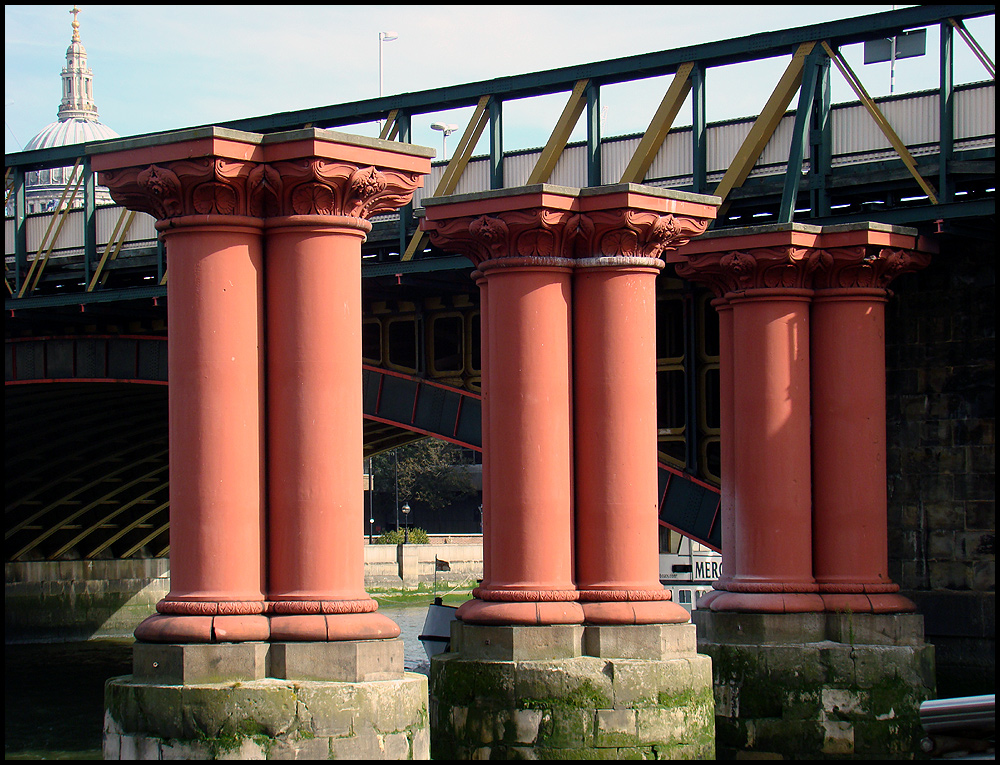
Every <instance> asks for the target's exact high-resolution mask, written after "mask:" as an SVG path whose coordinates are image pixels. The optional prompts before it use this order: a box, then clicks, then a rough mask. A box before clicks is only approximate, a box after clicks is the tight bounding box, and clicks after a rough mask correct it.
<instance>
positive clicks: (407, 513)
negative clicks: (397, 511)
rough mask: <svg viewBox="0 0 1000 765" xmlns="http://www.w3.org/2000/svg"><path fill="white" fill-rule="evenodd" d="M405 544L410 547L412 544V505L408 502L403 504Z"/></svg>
mask: <svg viewBox="0 0 1000 765" xmlns="http://www.w3.org/2000/svg"><path fill="white" fill-rule="evenodd" d="M402 510H403V544H404V545H408V544H409V543H410V520H409V519H410V505H409V503H408V502H404V503H403V507H402Z"/></svg>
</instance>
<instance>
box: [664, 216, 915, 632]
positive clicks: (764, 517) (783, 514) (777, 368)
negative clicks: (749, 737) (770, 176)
mask: <svg viewBox="0 0 1000 765" xmlns="http://www.w3.org/2000/svg"><path fill="white" fill-rule="evenodd" d="M889 243H893V244H894V246H895V247H897V248H898V249H897V250H892V251H890V250H886V249H885V248H884V245H885V244H889ZM916 246H917V243H916V239H915V237H914V236H913V235H912V234H911V233H903V232H902V231H900V230H898V229H892V228H891V227H886V226H879V225H877V224H862V225H858V226H840V227H828V228H825V229H821V228H817V227H810V226H801V225H798V224H793V225H792V226H787V227H780V228H769V229H763V228H761V229H745V230H740V231H733V232H721V233H720V234H719V235H715V236H708V237H705V238H703V239H701V240H698V241H697V242H694V243H692V244H691V245H689V246H688V247H687V248H686V249H685V253H684V255H685V256H686V261H685V262H679V263H678V265H677V273H678V274H679V275H681V276H683V277H685V278H688V279H691V280H695V281H703V282H707V283H708V284H710V285H712V287H713V289H714V290H715V292H716V294H717V295H720V297H721V298H722V299H720V300H718V301H717V307H718V308H719V310H720V320H721V322H720V324H721V325H722V327H723V336H722V339H723V343H722V353H723V355H724V356H725V355H727V354H731V356H730V358H731V360H732V365H731V370H732V378H731V379H730V377H729V375H728V374H727V375H724V376H723V379H722V384H723V388H724V389H723V394H722V403H723V405H724V407H723V426H724V427H725V421H726V411H725V405H726V402H727V401H729V400H731V401H732V403H733V426H732V443H733V454H732V470H731V472H727V471H725V470H724V472H723V482H724V487H723V499H724V501H723V512H724V513H726V514H727V515H730V516H731V520H727V519H725V518H724V525H723V529H724V533H725V531H726V530H728V529H730V528H731V529H732V532H731V537H732V539H731V542H729V541H724V542H725V544H726V545H727V547H726V548H725V553H726V571H727V576H726V578H725V579H724V580H723V581H720V582H717V583H716V588H717V590H718V592H717V593H716V594H714V596H713V597H712V598H711V599H710V600H709V601H708V604H707V605H708V607H709V608H711V609H712V610H713V611H752V612H773V613H786V612H811V611H824V610H827V611H837V610H844V609H846V608H850V609H851V610H853V611H855V612H872V611H876V612H891V611H907V610H912V604H910V603H909V601H906V600H905V599H904V598H900V597H899V596H898V595H896V594H895V592H896V591H897V590H898V586H896V585H894V584H892V583H891V582H890V581H889V577H888V571H887V567H888V560H887V551H886V507H885V502H886V497H885V357H884V338H883V313H882V304H883V302H884V299H885V294H886V293H885V290H884V287H883V288H881V289H878V288H873V287H872V286H871V285H870V284H865V283H863V282H864V281H865V279H868V280H869V282H870V281H871V278H870V277H871V276H872V275H873V274H875V273H878V274H879V277H878V279H880V280H882V281H883V282H884V283H886V284H887V283H888V280H889V279H891V278H893V277H894V276H895V275H897V274H899V273H903V272H904V271H906V270H910V269H913V268H916V267H919V266H920V265H921V264H922V263H926V259H925V258H923V257H922V256H917V255H916ZM890 252H892V253H894V254H892V255H891V256H890V255H888V254H886V253H890ZM882 260H885V263H884V264H883V263H881V261H882ZM889 260H892V263H891V264H890V263H889ZM859 275H860V276H861V277H862V278H860V279H859V278H857V277H859ZM852 279H853V280H854V281H853V282H852V281H851V280H852ZM730 311H731V315H732V319H731V324H727V322H726V319H727V317H726V313H727V312H730ZM729 326H731V327H732V343H731V345H730V344H729V343H728V342H727V341H726V332H725V329H726V328H727V327H729ZM726 361H727V360H726V359H725V358H723V360H722V362H723V364H722V366H723V370H725V368H726ZM727 385H728V386H729V387H730V390H728V391H727V390H726V389H725V388H726V386H727ZM724 458H725V454H724ZM730 495H731V496H732V504H729V503H727V502H726V501H725V499H726V497H728V496H730ZM730 544H731V545H732V550H733V553H734V554H730V551H729V550H730V548H729V545H730ZM703 605H704V603H703Z"/></svg>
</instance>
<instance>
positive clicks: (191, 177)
mask: <svg viewBox="0 0 1000 765" xmlns="http://www.w3.org/2000/svg"><path fill="white" fill-rule="evenodd" d="M256 167H257V164H256V163H254V162H248V161H244V160H238V159H225V158H219V157H205V158H201V159H186V160H176V161H170V162H162V163H159V162H158V163H155V164H149V165H144V166H138V167H125V168H121V169H114V170H102V171H101V173H100V182H101V184H103V185H104V186H107V187H108V189H109V190H110V192H111V198H112V199H114V200H115V202H117V203H118V204H119V205H121V206H122V207H126V208H128V209H129V210H135V211H137V212H145V213H149V214H150V215H152V216H153V217H154V218H157V219H158V220H165V219H167V218H177V217H180V216H183V215H251V214H252V212H250V209H249V199H248V193H247V181H248V178H249V177H250V175H251V173H252V172H253V171H254V169H255V168H256Z"/></svg>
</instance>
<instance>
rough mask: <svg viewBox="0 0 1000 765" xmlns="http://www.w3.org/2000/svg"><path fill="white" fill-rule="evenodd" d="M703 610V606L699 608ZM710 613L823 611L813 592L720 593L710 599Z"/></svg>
mask: <svg viewBox="0 0 1000 765" xmlns="http://www.w3.org/2000/svg"><path fill="white" fill-rule="evenodd" d="M700 607H701V608H704V605H702V606H700ZM708 608H709V610H710V611H713V612H715V611H737V612H741V613H742V612H746V613H762V614H801V613H818V612H821V611H824V610H825V606H824V603H823V598H821V597H820V596H819V594H818V593H815V592H733V591H729V592H722V591H720V592H719V594H718V595H717V596H716V597H715V598H713V599H712V601H711V603H710V605H709V606H708Z"/></svg>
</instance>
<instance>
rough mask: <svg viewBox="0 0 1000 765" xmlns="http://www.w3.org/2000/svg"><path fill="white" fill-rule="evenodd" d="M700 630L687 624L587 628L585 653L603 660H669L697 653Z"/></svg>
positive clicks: (589, 626)
mask: <svg viewBox="0 0 1000 765" xmlns="http://www.w3.org/2000/svg"><path fill="white" fill-rule="evenodd" d="M697 649H698V638H697V629H696V627H695V626H694V624H692V623H691V622H687V623H686V624H627V625H618V624H616V625H599V624H587V625H584V631H583V653H584V655H585V656H596V657H599V658H602V659H649V660H654V661H656V660H667V659H676V658H680V657H683V656H692V655H693V654H695V653H696V652H697Z"/></svg>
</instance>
